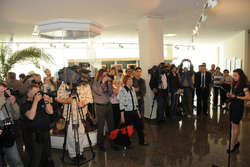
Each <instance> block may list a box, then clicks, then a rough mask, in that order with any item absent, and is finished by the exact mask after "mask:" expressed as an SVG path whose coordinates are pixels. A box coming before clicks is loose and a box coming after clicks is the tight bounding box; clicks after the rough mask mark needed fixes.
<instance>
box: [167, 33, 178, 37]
mask: <svg viewBox="0 0 250 167" xmlns="http://www.w3.org/2000/svg"><path fill="white" fill-rule="evenodd" d="M164 36H165V37H175V36H176V34H165V35H164Z"/></svg>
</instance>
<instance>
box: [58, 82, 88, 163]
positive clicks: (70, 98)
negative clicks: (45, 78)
mask: <svg viewBox="0 0 250 167" xmlns="http://www.w3.org/2000/svg"><path fill="white" fill-rule="evenodd" d="M76 96H78V97H79V99H80V101H77V97H76ZM56 101H57V102H59V103H61V104H63V105H64V111H63V116H64V118H66V117H67V112H69V111H67V110H68V108H69V107H68V106H69V105H70V104H71V105H72V114H73V120H72V117H71V120H70V121H69V126H68V129H67V131H68V133H67V143H66V145H67V148H68V153H69V157H70V158H71V159H72V160H73V161H76V160H77V158H76V148H75V138H74V131H73V129H72V121H73V124H74V123H75V124H79V127H78V133H79V146H80V154H81V156H80V158H81V159H83V160H85V157H84V156H83V154H82V153H83V148H84V141H83V138H84V135H85V129H84V127H83V124H82V123H81V122H79V121H80V120H78V119H77V118H78V116H79V109H80V108H81V109H82V110H83V114H84V118H85V119H86V114H87V112H88V104H89V103H93V97H92V94H91V89H90V86H89V84H85V85H83V84H80V85H77V86H75V87H74V86H73V88H72V89H69V86H68V85H67V84H66V83H64V82H63V83H62V84H61V85H60V87H59V89H58V91H57V98H56Z"/></svg>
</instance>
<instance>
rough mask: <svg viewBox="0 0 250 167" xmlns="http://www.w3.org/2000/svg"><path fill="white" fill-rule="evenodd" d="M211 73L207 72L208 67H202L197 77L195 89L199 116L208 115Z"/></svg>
mask: <svg viewBox="0 0 250 167" xmlns="http://www.w3.org/2000/svg"><path fill="white" fill-rule="evenodd" d="M210 83H211V73H210V72H207V71H206V66H205V65H201V71H200V72H198V73H196V75H195V88H196V95H197V115H198V116H199V115H200V114H201V113H203V114H205V115H208V98H209V86H210Z"/></svg>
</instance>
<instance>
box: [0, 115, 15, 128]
mask: <svg viewBox="0 0 250 167" xmlns="http://www.w3.org/2000/svg"><path fill="white" fill-rule="evenodd" d="M12 125H13V123H12V121H11V119H10V118H6V119H4V120H0V129H1V130H7V129H9V128H10V126H12Z"/></svg>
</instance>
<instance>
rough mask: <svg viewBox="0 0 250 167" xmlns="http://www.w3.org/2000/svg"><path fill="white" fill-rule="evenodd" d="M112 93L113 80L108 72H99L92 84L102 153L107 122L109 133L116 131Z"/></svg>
mask: <svg viewBox="0 0 250 167" xmlns="http://www.w3.org/2000/svg"><path fill="white" fill-rule="evenodd" d="M112 93H113V87H112V80H111V78H109V77H108V76H107V71H106V70H103V69H101V70H99V71H98V75H97V76H96V79H95V80H94V82H93V84H92V94H93V97H94V102H95V104H96V117H97V144H98V146H99V148H100V150H101V151H105V147H104V141H105V137H104V126H105V122H107V125H108V130H109V132H111V131H112V130H113V129H114V122H113V110H112V105H111V102H110V97H111V95H112ZM113 146H114V145H113Z"/></svg>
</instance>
